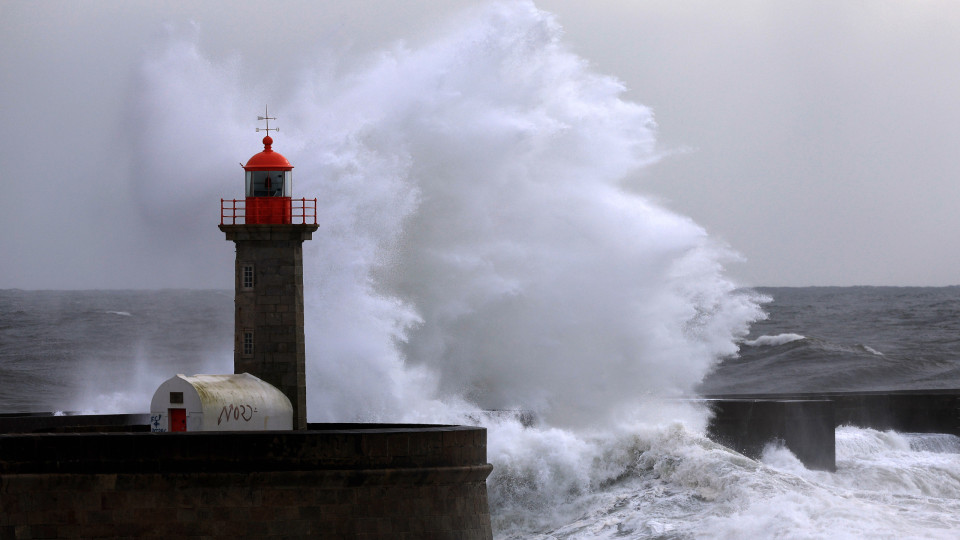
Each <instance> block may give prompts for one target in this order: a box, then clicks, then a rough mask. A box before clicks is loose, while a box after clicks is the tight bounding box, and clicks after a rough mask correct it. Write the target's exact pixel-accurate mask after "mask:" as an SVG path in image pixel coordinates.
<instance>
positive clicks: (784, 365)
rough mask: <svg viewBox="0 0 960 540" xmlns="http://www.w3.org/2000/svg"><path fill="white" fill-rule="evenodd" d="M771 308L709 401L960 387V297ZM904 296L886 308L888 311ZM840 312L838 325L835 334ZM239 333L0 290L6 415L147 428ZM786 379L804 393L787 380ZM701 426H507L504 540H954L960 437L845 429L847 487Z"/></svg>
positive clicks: (209, 298) (213, 315) (194, 318)
mask: <svg viewBox="0 0 960 540" xmlns="http://www.w3.org/2000/svg"><path fill="white" fill-rule="evenodd" d="M763 292H764V293H765V294H767V295H769V296H770V297H771V298H772V301H771V302H770V303H768V304H767V310H768V312H769V314H770V317H769V319H768V320H767V321H764V322H763V323H759V324H757V325H755V327H754V329H753V330H752V331H751V333H750V335H749V336H747V337H746V338H745V343H744V344H742V346H741V350H742V351H743V354H742V355H741V356H740V357H739V358H737V359H734V360H731V361H728V362H726V363H725V364H724V365H723V366H722V367H721V369H720V370H719V371H718V372H717V373H716V374H715V375H714V377H716V379H714V378H708V380H707V383H706V384H705V386H706V387H711V388H728V389H735V390H738V391H746V392H750V391H764V392H766V391H772V390H775V389H791V390H811V391H815V390H818V389H821V388H822V387H821V386H818V384H819V383H818V381H823V380H826V381H830V380H834V377H831V375H837V374H838V373H837V370H838V369H841V370H845V369H848V368H850V366H855V367H857V369H858V370H860V371H862V372H864V373H869V374H870V375H871V377H870V378H869V379H858V380H857V384H856V385H855V386H840V385H841V384H847V383H837V386H833V387H831V388H835V389H889V388H898V387H901V386H911V387H916V386H917V384H915V382H916V381H922V380H928V379H929V380H932V379H936V380H938V382H940V385H939V386H941V387H956V385H955V384H951V381H950V380H947V379H945V378H943V377H937V374H938V373H941V374H942V373H943V372H947V371H950V370H955V369H956V368H955V367H952V366H955V365H956V363H957V362H958V361H960V360H958V358H957V357H956V356H955V355H954V348H955V347H956V340H955V339H954V338H953V337H952V335H951V329H952V328H953V326H952V325H953V324H954V323H953V321H950V320H948V319H949V314H950V313H951V310H953V309H955V308H956V307H957V306H960V295H958V294H957V290H956V288H938V289H886V288H881V289H877V288H840V289H831V290H829V291H824V290H823V289H817V288H802V289H763ZM827 292H829V294H827ZM893 298H895V299H897V302H895V303H891V304H890V306H891V307H890V308H889V309H887V310H884V309H883V307H882V301H883V300H884V299H893ZM828 313H829V314H833V315H832V316H833V317H834V318H833V322H830V321H828V320H827V319H825V318H824V314H828ZM880 321H884V322H883V324H877V323H878V322H880ZM918 321H939V323H938V324H939V325H940V327H941V328H942V331H943V333H942V334H937V333H936V332H934V331H933V330H931V329H930V328H925V329H922V330H920V332H922V333H923V335H925V336H927V337H929V339H920V338H918V337H917V336H918V328H917V326H918V324H919V323H918ZM934 326H936V324H935V325H934ZM898 328H899V329H900V330H899V331H900V333H901V335H900V336H899V338H898V336H897V332H898ZM232 331H233V329H232V296H231V293H230V292H228V291H9V290H8V291H0V381H3V382H2V384H0V412H4V413H5V412H23V411H50V410H84V409H86V410H99V411H101V412H145V411H146V409H147V406H148V403H149V399H150V397H151V396H152V392H153V390H154V389H155V388H156V386H157V385H159V383H160V382H162V381H163V380H164V379H165V378H167V377H169V376H170V375H171V374H173V373H177V372H184V373H194V372H227V371H229V370H230V366H231V360H230V358H231V351H230V347H231V346H232ZM799 336H807V337H804V338H801V337H799ZM880 336H883V339H880ZM308 339H309V336H308ZM813 340H818V341H813ZM805 342H811V343H818V342H828V343H831V344H832V345H831V346H830V347H829V348H826V349H824V348H823V347H821V346H819V345H814V344H810V343H806V344H805ZM911 344H913V345H912V346H913V347H915V348H916V350H917V352H916V353H915V354H914V353H911ZM798 345H799V347H798ZM867 348H869V349H873V350H875V351H877V353H882V354H884V355H885V356H887V357H894V358H900V359H901V361H903V362H906V363H908V364H909V365H907V366H903V367H902V368H901V369H890V370H886V371H881V372H876V373H874V372H871V371H870V370H869V369H868V367H869V366H870V365H873V364H871V362H874V357H875V356H876V354H877V353H871V352H868V351H867ZM915 358H921V359H922V360H923V361H922V362H917V361H916V360H915ZM882 365H888V364H886V363H885V364H882ZM838 366H842V367H840V368H838ZM924 366H927V367H926V368H925V367H924ZM944 366H946V367H947V369H945V368H944ZM924 369H928V370H929V371H930V372H929V373H924ZM738 370H740V372H741V373H742V374H743V377H742V378H738ZM761 372H762V373H764V374H765V375H764V376H761V375H759V374H760V373H761ZM904 374H907V375H906V376H904ZM840 375H842V374H840ZM789 378H795V379H797V380H794V381H788V382H784V379H789ZM838 378H839V379H840V380H841V381H843V380H846V378H844V377H838ZM754 380H755V381H757V382H758V385H757V386H751V385H750V383H749V381H754ZM731 381H734V382H735V385H733V384H732V383H731ZM650 406H651V407H656V408H657V415H656V416H655V417H656V418H663V417H664V416H665V415H664V411H663V410H662V408H663V407H662V406H657V405H650ZM690 414H691V412H690V411H677V415H676V418H677V420H676V421H669V420H668V421H662V422H661V421H656V422H649V423H644V422H641V421H637V420H636V418H632V419H626V418H625V419H624V422H623V423H622V424H620V425H618V426H615V427H607V428H605V429H603V430H594V431H592V432H590V431H583V430H580V431H573V430H566V429H558V428H552V427H549V426H540V427H538V428H524V427H523V426H521V425H520V424H519V423H517V422H513V421H510V420H504V421H502V422H500V423H497V424H495V425H491V426H489V428H490V431H489V445H490V450H489V456H490V460H491V462H492V463H493V464H494V466H495V471H494V474H493V475H492V476H491V478H490V480H489V489H490V496H491V501H492V505H493V513H494V518H493V519H494V524H495V527H496V529H497V531H498V533H497V536H498V537H500V538H518V539H519V538H541V539H547V538H778V537H779V538H822V537H827V536H829V537H836V538H954V537H956V535H957V534H958V533H960V438H957V437H954V436H951V435H937V434H899V433H892V432H886V433H884V432H878V431H875V430H870V429H858V428H852V427H843V428H839V429H838V430H837V472H836V473H826V472H819V471H809V470H806V469H805V468H804V467H803V466H802V465H801V464H800V463H799V461H797V460H796V458H795V457H794V456H793V455H792V454H790V452H789V451H788V450H785V449H783V448H776V447H770V448H768V450H767V452H766V453H765V455H764V457H763V459H762V460H760V461H754V460H751V459H748V458H745V457H743V456H740V455H738V454H736V453H734V452H732V451H730V450H728V449H726V448H724V447H721V446H718V445H716V444H714V443H712V442H710V441H709V440H707V439H705V438H703V437H702V435H701V434H700V433H699V432H698V431H697V429H696V428H695V427H693V426H694V425H695V424H696V422H695V421H684V420H683V419H684V418H687V417H688V416H689V415H690ZM666 416H669V415H666Z"/></svg>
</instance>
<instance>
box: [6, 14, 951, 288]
mask: <svg viewBox="0 0 960 540" xmlns="http://www.w3.org/2000/svg"><path fill="white" fill-rule="evenodd" d="M475 3H476V2H473V1H466V0H463V1H452V0H444V1H350V2H342V1H339V0H336V1H333V0H331V1H304V2H298V1H277V2H270V3H264V2H202V3H197V5H193V4H188V3H182V2H162V1H149V2H148V1H128V2H58V1H45V2H33V1H21V0H3V1H2V2H0V35H3V36H4V40H3V45H2V48H0V77H2V83H0V126H2V130H0V178H2V185H3V194H2V195H0V224H2V228H3V231H4V232H3V234H0V288H11V287H19V288H47V289H68V288H158V287H222V288H229V287H230V286H232V283H231V279H232V278H231V275H232V274H231V272H232V263H231V262H230V261H232V246H231V245H229V244H228V243H227V242H225V241H224V240H223V237H222V233H220V232H219V231H218V230H217V229H216V223H217V221H218V216H217V201H216V200H211V201H209V204H207V205H206V206H207V207H209V212H210V219H209V222H210V224H209V227H208V229H209V230H203V231H197V232H196V233H195V235H194V233H192V232H189V231H184V230H177V229H176V228H171V229H170V230H169V231H168V230H164V229H163V228H162V227H158V226H157V222H158V221H157V220H156V219H153V221H151V218H150V217H149V216H147V217H145V216H144V215H143V210H142V209H141V208H140V207H139V206H138V205H137V204H135V203H134V200H135V198H136V194H135V193H134V190H135V188H134V187H133V186H134V184H135V183H134V182H132V181H131V180H130V175H131V174H135V171H132V170H131V167H130V162H131V156H130V155H128V150H127V149H128V148H129V145H125V144H124V141H126V140H128V139H129V138H130V137H131V133H130V130H131V129H138V126H139V125H138V123H137V122H135V121H133V120H131V118H130V115H131V114H132V113H131V106H130V105H131V99H132V98H131V96H132V95H135V92H136V88H135V86H136V72H137V66H138V65H140V63H141V62H142V59H143V58H144V56H145V55H146V54H147V51H149V50H150V48H151V47H153V46H154V45H155V44H156V42H157V41H158V40H159V39H161V38H162V36H163V35H164V32H167V30H165V28H167V27H173V28H175V29H181V30H177V31H182V29H183V28H189V27H190V26H191V25H194V24H195V25H196V32H197V35H198V47H199V51H200V53H201V54H202V55H204V57H205V58H209V59H210V61H211V62H229V61H230V60H231V59H233V61H236V62H240V63H241V64H242V65H243V66H244V73H247V74H254V75H255V78H260V77H262V78H270V77H272V76H274V75H277V74H283V73H291V72H293V70H294V69H295V68H296V67H297V66H300V65H303V64H306V63H307V62H308V61H307V59H308V58H310V57H311V56H316V55H323V54H328V55H329V54H351V55H357V56H358V57H360V56H362V55H363V54H369V53H370V52H372V51H376V50H378V49H380V48H384V47H390V46H391V44H392V43H394V42H396V41H397V40H405V41H406V42H408V43H412V44H416V43H417V41H418V40H423V39H429V37H430V35H431V32H433V31H435V29H436V28H437V27H438V26H439V25H442V24H443V21H445V20H447V19H448V18H450V17H452V16H455V15H456V14H457V13H458V12H459V11H460V10H461V9H462V8H463V7H465V6H470V5H473V4H475ZM536 5H537V6H538V7H540V8H541V9H544V10H546V11H549V12H552V13H554V14H556V16H557V20H558V22H559V23H560V24H561V25H562V26H563V28H564V29H565V37H564V40H565V44H566V45H567V46H568V47H569V48H570V49H571V50H573V51H575V52H576V53H577V54H579V55H580V56H582V57H583V58H585V59H586V60H587V61H588V62H590V63H591V64H592V65H593V67H594V69H595V70H596V71H597V72H600V73H604V74H609V75H613V76H615V77H617V78H618V79H620V80H621V81H623V83H624V84H625V86H626V87H627V89H628V90H627V91H626V93H625V94H624V97H625V98H626V99H630V100H633V101H637V102H639V103H643V104H645V105H647V106H649V107H651V108H652V109H653V112H654V115H655V117H656V120H657V124H658V126H659V141H660V146H661V148H662V149H664V150H666V151H668V152H670V155H669V157H667V158H665V159H664V160H662V161H661V162H659V163H657V164H655V165H653V166H650V167H648V168H647V169H645V170H644V171H643V173H642V174H641V175H640V176H639V177H637V178H633V179H630V182H631V186H632V187H635V188H636V189H637V190H639V191H642V192H644V193H646V194H648V195H650V196H652V197H654V198H655V199H657V200H659V201H661V202H662V203H663V204H664V205H665V206H667V207H669V208H671V209H673V210H675V211H677V212H679V213H681V214H684V215H687V216H690V217H691V218H693V219H694V220H695V221H696V222H698V223H699V224H701V225H702V226H703V227H704V228H706V229H707V231H708V232H709V233H710V234H711V235H712V236H714V237H716V238H718V239H720V240H722V241H724V242H726V243H728V244H729V245H730V246H732V247H733V248H734V249H735V250H736V251H737V252H739V253H740V254H742V255H743V256H744V257H745V259H746V261H745V262H743V263H739V264H735V265H732V266H731V267H730V269H729V272H730V274H731V275H732V276H734V278H735V279H737V281H738V282H740V283H742V284H745V285H757V286H759V285H857V284H866V285H950V284H957V283H960V279H958V277H957V276H958V275H960V241H958V240H957V239H956V236H957V234H956V233H955V231H957V230H960V212H958V211H957V210H956V206H957V203H958V201H960V182H958V180H957V179H958V177H960V159H958V155H960V151H958V150H960V4H958V3H956V2H952V1H947V0H928V1H920V0H889V1H881V0H877V1H871V2H862V1H857V2H854V1H838V0H832V1H818V0H801V1H794V0H788V1H773V0H770V1H765V2H764V1H749V0H747V1H743V0H739V1H727V2H715V1H683V0H663V1H642V0H621V1H591V2H586V1H574V0H541V1H538V2H536ZM184 82H185V84H188V83H189V82H190V81H184ZM258 83H259V81H251V85H254V84H258ZM277 85H278V83H277V82H276V81H275V82H274V87H276V86H277ZM267 86H268V87H269V85H267ZM272 97H273V96H271V95H264V96H263V98H264V99H263V101H265V102H271V103H272V102H274V100H272V99H271V98H272ZM281 99H282V96H281V97H280V98H279V99H276V100H275V101H281ZM284 112H285V113H286V114H287V115H288V116H289V115H295V114H296V112H295V111H284ZM256 113H257V111H251V113H250V114H251V123H250V129H251V130H252V129H253V128H254V127H255V123H254V122H253V118H252V117H253V116H255V115H256ZM182 129H183V130H204V129H210V126H205V125H203V123H202V121H200V119H198V121H197V123H195V124H187V125H183V126H182ZM255 142H256V141H255V140H253V141H251V142H250V143H249V144H238V145H237V147H235V148H226V149H222V150H221V151H222V152H225V153H226V154H227V155H234V154H235V158H234V159H233V161H231V162H229V163H231V164H232V163H236V162H238V161H245V160H246V159H247V158H248V157H249V155H251V154H252V153H254V152H255V151H256V150H257V147H256V144H255ZM225 144H226V143H225ZM229 144H230V145H232V144H234V141H229ZM165 159H170V160H177V159H178V156H166V157H165ZM294 165H296V164H294ZM179 166H180V167H182V168H183V169H184V170H185V171H189V170H190V169H191V167H192V164H191V163H188V162H184V163H180V164H179ZM231 174H236V176H237V184H238V186H240V185H241V176H240V174H239V172H238V170H233V169H231ZM239 189H240V188H239V187H238V190H239ZM224 196H229V194H224ZM198 208H203V206H202V205H201V206H198ZM160 222H162V220H160ZM188 236H189V238H188ZM221 262H222V265H221V264H220V263H221Z"/></svg>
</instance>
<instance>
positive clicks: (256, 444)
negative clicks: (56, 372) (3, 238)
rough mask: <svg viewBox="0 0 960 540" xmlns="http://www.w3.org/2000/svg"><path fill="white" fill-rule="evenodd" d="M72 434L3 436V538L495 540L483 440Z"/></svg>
mask: <svg viewBox="0 0 960 540" xmlns="http://www.w3.org/2000/svg"><path fill="white" fill-rule="evenodd" d="M57 418H61V417H57ZM88 418H90V422H91V423H92V424H98V423H99V424H102V423H103V420H99V421H98V420H96V419H95V418H93V417H88ZM5 420H6V421H8V422H11V421H12V420H10V419H9V418H6V419H5V418H0V431H2V426H3V424H4V421H5ZM73 423H74V424H75V425H74V426H73V427H70V428H64V429H63V431H72V432H58V433H5V434H2V435H0V504H2V508H3V512H2V514H0V537H2V538H90V537H105V536H106V537H142V536H156V537H161V536H162V537H183V538H191V537H208V538H243V537H247V538H270V537H284V538H297V537H322V538H391V539H392V538H399V539H403V538H409V539H414V538H451V539H454V538H456V539H461V538H462V539H484V540H487V539H490V538H491V537H492V531H491V526H490V513H489V508H488V502H487V490H486V478H487V476H488V475H489V474H490V471H491V470H492V466H491V465H490V464H489V463H487V461H486V430H485V429H483V428H477V427H465V426H437V425H391V424H310V425H309V429H308V430H306V431H267V432H226V433H211V432H194V433H147V432H142V431H134V432H119V431H113V432H102V431H100V432H91V431H87V429H86V428H84V427H83V426H80V425H76V420H74V421H73ZM44 429H48V430H49V428H44ZM54 430H55V431H56V429H54Z"/></svg>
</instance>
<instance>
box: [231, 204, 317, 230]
mask: <svg viewBox="0 0 960 540" xmlns="http://www.w3.org/2000/svg"><path fill="white" fill-rule="evenodd" d="M246 203H247V201H246V199H220V224H221V225H243V224H245V223H246V215H247V206H246ZM290 210H291V213H290V218H291V219H290V223H292V224H297V225H300V224H303V225H316V224H317V200H316V199H290Z"/></svg>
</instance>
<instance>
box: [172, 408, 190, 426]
mask: <svg viewBox="0 0 960 540" xmlns="http://www.w3.org/2000/svg"><path fill="white" fill-rule="evenodd" d="M167 412H168V413H169V415H170V431H186V430H187V410H186V409H167Z"/></svg>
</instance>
